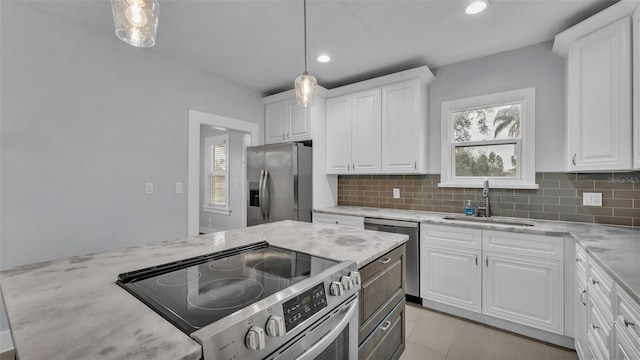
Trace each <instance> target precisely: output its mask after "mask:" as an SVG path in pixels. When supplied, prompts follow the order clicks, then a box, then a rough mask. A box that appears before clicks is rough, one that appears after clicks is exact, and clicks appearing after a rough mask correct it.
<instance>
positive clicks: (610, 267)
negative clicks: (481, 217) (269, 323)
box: [314, 206, 640, 303]
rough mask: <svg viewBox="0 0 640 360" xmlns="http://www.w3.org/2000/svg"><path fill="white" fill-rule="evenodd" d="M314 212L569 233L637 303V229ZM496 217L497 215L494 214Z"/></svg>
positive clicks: (350, 209) (346, 210)
mask: <svg viewBox="0 0 640 360" xmlns="http://www.w3.org/2000/svg"><path fill="white" fill-rule="evenodd" d="M314 212H317V213H326V214H337V215H353V216H362V217H375V218H382V219H391V220H405V221H415V222H425V223H431V224H442V225H457V226H465V227H475V228H480V229H492V230H505V231H512V232H522V233H533V234H547V235H563V236H564V235H569V236H572V237H573V238H574V239H575V240H576V241H578V242H579V243H580V244H582V245H583V246H584V247H585V248H586V249H587V252H588V253H590V254H591V255H592V257H593V258H594V260H595V261H596V262H597V263H598V264H599V265H600V266H602V268H603V269H604V270H605V271H606V272H607V273H608V274H609V275H611V277H612V278H613V279H614V280H615V281H616V282H617V283H618V284H620V286H621V287H622V288H623V289H624V290H625V291H626V292H627V293H629V295H630V296H631V297H633V298H634V299H635V300H636V301H637V302H638V303H640V229H637V228H632V227H628V226H611V225H599V224H586V223H575V222H563V221H548V220H532V219H527V221H531V222H533V223H535V226H513V225H500V224H486V223H471V222H466V221H452V220H445V219H443V218H442V217H443V216H444V215H451V214H449V213H437V212H428V211H413V210H398V209H378V208H366V207H356V206H335V207H330V208H323V209H314ZM496 218H497V219H500V217H496Z"/></svg>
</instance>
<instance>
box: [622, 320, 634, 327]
mask: <svg viewBox="0 0 640 360" xmlns="http://www.w3.org/2000/svg"><path fill="white" fill-rule="evenodd" d="M624 326H626V327H629V326H636V324H634V323H632V322H631V321H628V320H627V319H624Z"/></svg>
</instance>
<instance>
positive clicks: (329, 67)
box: [21, 0, 616, 95]
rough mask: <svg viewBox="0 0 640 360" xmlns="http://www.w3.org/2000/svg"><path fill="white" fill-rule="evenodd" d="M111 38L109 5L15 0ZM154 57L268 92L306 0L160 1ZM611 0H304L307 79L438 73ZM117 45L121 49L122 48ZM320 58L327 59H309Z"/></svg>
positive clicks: (285, 71)
mask: <svg viewBox="0 0 640 360" xmlns="http://www.w3.org/2000/svg"><path fill="white" fill-rule="evenodd" d="M21 1H23V2H24V3H25V4H26V5H27V6H29V7H32V8H35V9H38V10H40V11H42V12H45V13H48V14H50V15H53V16H56V17H59V18H62V19H64V20H66V21H69V22H71V23H74V24H76V25H79V26H81V27H84V28H87V29H90V30H91V31H93V32H95V33H98V34H101V35H104V36H110V37H112V38H113V39H114V40H117V38H116V36H115V34H114V29H113V19H112V14H111V3H110V1H109V0H84V1H82V0H41V1H35V0H21ZM159 2H160V23H159V27H158V36H157V41H156V46H155V47H153V48H151V49H137V50H139V51H153V52H155V53H157V54H160V55H162V56H166V57H169V58H172V59H174V60H175V61H179V62H181V63H185V64H188V65H190V66H192V67H194V68H197V69H200V70H203V71H206V72H208V73H210V74H213V75H216V76H219V77H222V78H226V79H228V80H231V81H234V82H236V83H239V84H242V85H245V86H247V87H250V88H253V89H256V90H258V91H261V92H262V93H264V94H265V95H266V94H272V93H276V92H279V91H283V90H288V89H291V88H292V87H293V79H294V78H295V77H296V76H297V75H299V74H300V73H302V71H303V70H304V56H303V50H304V49H303V21H302V13H303V10H302V9H303V8H302V0H257V1H247V0H227V1H223V0H200V1H195V0H159ZM615 2H616V1H615V0H536V1H528V0H493V1H492V3H491V6H490V7H489V8H488V9H487V11H485V12H484V13H482V14H480V15H476V16H469V15H466V14H464V12H463V9H464V6H465V4H466V3H467V1H463V0H440V1H436V0H414V1H399V0H386V1H385V0H378V1H364V0H341V1H338V0H332V1H329V0H308V2H307V14H308V17H307V22H308V48H309V50H308V52H309V66H308V68H309V73H311V74H313V75H315V76H316V78H317V79H318V83H319V84H320V85H321V86H324V87H326V88H333V87H336V86H340V85H344V84H347V83H351V82H355V81H359V80H363V79H367V78H371V77H374V76H379V75H384V74H388V73H392V72H396V71H400V70H405V69H408V68H412V67H416V66H421V65H428V66H429V67H430V68H432V69H434V68H437V67H440V66H443V65H447V64H452V63H456V62H460V61H464V60H468V59H473V58H478V57H482V56H486V55H490V54H494V53H498V52H502V51H507V50H511V49H516V48H520V47H523V46H527V45H532V44H536V43H540V42H543V41H547V40H552V39H553V37H554V36H555V34H556V33H558V32H560V31H562V30H565V29H567V28H568V27H570V26H572V25H574V24H576V23H578V22H580V21H582V20H583V19H585V18H587V17H589V16H590V15H592V14H594V13H596V12H598V11H600V10H602V9H604V8H606V7H608V6H610V5H611V4H613V3H615ZM122 44H123V46H127V45H125V44H124V43H122ZM320 53H327V54H329V55H330V56H331V58H332V60H331V62H329V63H326V64H321V63H318V62H316V61H315V57H316V56H317V55H318V54H320Z"/></svg>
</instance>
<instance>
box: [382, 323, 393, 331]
mask: <svg viewBox="0 0 640 360" xmlns="http://www.w3.org/2000/svg"><path fill="white" fill-rule="evenodd" d="M389 326H391V321H389V320H387V321H385V322H383V323H382V326H380V330H382V331H387V329H388V328H389Z"/></svg>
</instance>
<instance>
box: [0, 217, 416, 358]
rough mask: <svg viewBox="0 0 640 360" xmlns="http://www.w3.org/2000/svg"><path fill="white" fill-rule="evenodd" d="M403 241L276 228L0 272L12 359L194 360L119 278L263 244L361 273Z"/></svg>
mask: <svg viewBox="0 0 640 360" xmlns="http://www.w3.org/2000/svg"><path fill="white" fill-rule="evenodd" d="M406 240H407V237H406V236H405V235H398V234H388V233H378V232H371V231H364V230H360V229H355V228H350V227H343V226H335V225H324V224H309V223H300V222H295V221H281V222H277V223H271V224H266V225H259V226H253V227H249V228H243V229H235V230H229V231H222V232H217V233H213V234H208V235H203V236H199V237H191V238H186V239H181V240H175V241H168V242H163V243H159V244H152V245H145V246H137V247H130V248H125V249H118V250H112V251H107V252H102V253H97V254H90V255H84V256H75V257H70V258H65V259H59V260H52V261H47V262H42V263H36V264H30V265H24V266H19V267H15V268H12V269H7V270H3V271H1V272H0V289H1V290H2V295H3V298H4V302H5V307H6V310H7V315H8V319H9V324H10V326H11V332H12V336H13V341H14V345H15V348H16V353H17V354H18V356H19V357H20V359H21V360H29V359H200V358H201V355H202V350H201V347H200V345H199V344H198V343H197V342H196V341H194V340H193V339H191V338H190V337H189V336H188V335H186V334H185V333H183V332H182V331H180V330H179V329H178V328H176V327H175V326H173V325H172V324H171V323H169V322H168V321H166V320H165V319H164V318H162V317H161V316H160V315H158V314H156V313H155V312H154V311H153V310H151V309H150V308H148V307H147V306H146V305H145V304H143V303H142V302H140V301H139V300H138V299H136V298H135V297H133V296H132V295H131V294H129V293H127V292H126V291H125V290H124V289H122V288H120V287H119V286H118V285H116V283H115V281H116V279H117V276H118V274H121V273H124V272H129V271H132V270H136V269H141V268H146V267H150V266H155V265H159V264H164V263H168V262H172V261H176V260H181V259H185V258H190V257H194V256H199V255H203V254H208V253H213V252H218V251H221V250H225V249H229V248H234V247H237V246H241V245H246V244H252V243H256V242H260V241H267V242H269V243H270V244H271V245H275V246H279V247H283V248H287V249H291V250H296V251H301V252H306V253H310V254H313V255H316V256H321V257H326V258H331V259H334V260H353V261H355V262H356V263H357V265H358V268H362V267H363V266H365V265H367V264H368V263H369V262H371V261H372V260H374V259H376V258H378V257H380V256H381V255H383V254H385V253H387V252H389V251H390V250H392V249H394V248H396V247H398V246H400V245H402V244H403V243H404V242H406Z"/></svg>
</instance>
